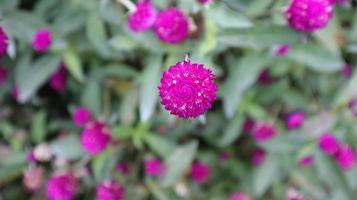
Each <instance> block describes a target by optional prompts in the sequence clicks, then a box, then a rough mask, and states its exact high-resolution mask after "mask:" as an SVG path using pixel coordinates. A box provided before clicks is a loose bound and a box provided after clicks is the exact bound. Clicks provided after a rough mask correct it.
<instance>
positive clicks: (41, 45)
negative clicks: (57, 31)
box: [32, 28, 52, 53]
mask: <svg viewBox="0 0 357 200" xmlns="http://www.w3.org/2000/svg"><path fill="white" fill-rule="evenodd" d="M51 44H52V33H51V32H50V31H49V30H48V29H45V28H43V29H39V30H38V31H37V32H36V33H35V35H34V37H33V38H32V48H33V49H34V50H35V51H36V52H38V53H43V52H46V51H47V50H48V49H49V48H50V46H51Z"/></svg>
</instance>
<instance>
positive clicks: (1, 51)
mask: <svg viewBox="0 0 357 200" xmlns="http://www.w3.org/2000/svg"><path fill="white" fill-rule="evenodd" d="M8 45H9V38H8V36H7V34H6V33H5V31H4V29H3V28H2V27H1V26H0V57H2V56H4V55H5V54H6V52H7V46H8Z"/></svg>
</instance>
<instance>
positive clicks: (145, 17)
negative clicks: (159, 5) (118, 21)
mask: <svg viewBox="0 0 357 200" xmlns="http://www.w3.org/2000/svg"><path fill="white" fill-rule="evenodd" d="M156 17H157V11H156V9H155V7H154V6H153V5H152V3H151V1H150V0H142V1H139V3H138V4H137V5H136V10H135V11H134V12H132V13H131V14H130V15H129V18H128V25H129V28H130V29H131V30H132V31H134V32H143V31H146V30H148V29H149V28H151V27H152V26H153V25H154V23H155V20H156Z"/></svg>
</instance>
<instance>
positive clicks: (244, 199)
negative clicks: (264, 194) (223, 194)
mask: <svg viewBox="0 0 357 200" xmlns="http://www.w3.org/2000/svg"><path fill="white" fill-rule="evenodd" d="M228 200H251V198H250V196H248V195H246V194H244V193H242V192H235V193H233V194H231V196H229V198H228Z"/></svg>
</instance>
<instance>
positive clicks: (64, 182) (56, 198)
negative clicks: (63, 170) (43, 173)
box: [46, 173, 79, 200]
mask: <svg viewBox="0 0 357 200" xmlns="http://www.w3.org/2000/svg"><path fill="white" fill-rule="evenodd" d="M78 186H79V183H78V180H77V178H76V177H75V176H74V175H73V174H71V173H69V174H63V175H55V176H52V177H51V178H50V179H49V181H48V182H47V187H46V192H47V197H48V198H49V199H50V200H72V199H73V198H74V195H75V193H76V191H77V189H78Z"/></svg>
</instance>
